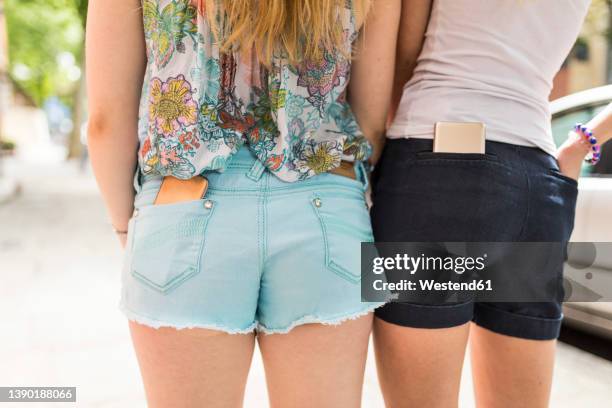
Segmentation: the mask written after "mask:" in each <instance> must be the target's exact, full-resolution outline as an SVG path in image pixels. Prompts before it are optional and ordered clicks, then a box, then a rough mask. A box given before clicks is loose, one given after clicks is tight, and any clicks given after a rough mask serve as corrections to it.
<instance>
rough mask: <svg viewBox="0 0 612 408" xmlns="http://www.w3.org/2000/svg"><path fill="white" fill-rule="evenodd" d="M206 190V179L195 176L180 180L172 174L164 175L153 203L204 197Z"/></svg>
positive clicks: (176, 201)
mask: <svg viewBox="0 0 612 408" xmlns="http://www.w3.org/2000/svg"><path fill="white" fill-rule="evenodd" d="M207 190H208V179H207V178H206V177H203V176H196V177H193V178H191V179H188V180H181V179H178V178H175V177H172V176H167V177H164V179H163V181H162V184H161V187H160V189H159V192H158V193H157V197H156V198H155V205H160V204H174V203H180V202H184V201H192V200H199V199H202V198H204V196H205V195H206V191H207Z"/></svg>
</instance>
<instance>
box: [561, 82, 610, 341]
mask: <svg viewBox="0 0 612 408" xmlns="http://www.w3.org/2000/svg"><path fill="white" fill-rule="evenodd" d="M611 102H612V85H608V86H603V87H599V88H593V89H590V90H587V91H583V92H578V93H575V94H572V95H569V96H566V97H563V98H560V99H557V100H555V101H553V102H552V103H551V108H552V114H553V120H552V126H553V136H554V138H555V142H556V143H557V145H560V144H561V143H563V141H565V139H566V137H567V133H568V131H569V130H570V129H571V128H572V126H573V125H574V124H575V123H586V122H588V121H589V120H590V119H591V118H592V117H594V116H595V115H596V114H597V113H599V112H600V111H601V110H603V109H604V108H605V107H606V106H607V105H608V104H609V103H611ZM578 188H579V195H578V203H577V207H576V220H575V227H574V233H573V235H572V238H571V241H573V242H610V244H608V245H607V248H608V249H609V248H612V142H610V143H607V144H606V145H604V146H603V151H602V159H601V161H600V163H598V164H597V165H596V166H589V165H585V166H584V167H583V170H582V175H581V177H580V180H579V182H578ZM600 248H601V247H600ZM599 252H600V253H598V254H597V258H596V260H595V263H594V264H593V265H592V266H590V267H589V268H587V269H584V270H581V271H577V270H571V271H570V272H571V275H572V276H579V277H580V278H581V279H588V281H587V280H583V281H582V283H584V284H585V286H587V287H590V288H598V289H601V292H602V293H606V294H607V295H604V298H605V300H610V299H612V298H611V297H610V295H609V293H610V291H611V290H612V251H607V252H606V251H601V250H600V251H599ZM601 252H604V253H601ZM569 261H570V262H569V264H570V265H571V264H572V252H571V251H570V254H569ZM570 265H568V266H567V267H566V275H567V273H568V268H571V266H570ZM583 277H584V278H583ZM564 314H565V324H567V325H568V326H571V327H575V328H577V329H580V330H584V331H587V332H590V333H593V334H597V335H600V336H604V337H606V338H610V339H612V302H595V301H594V302H581V303H576V302H574V303H569V302H568V303H566V304H565V306H564Z"/></svg>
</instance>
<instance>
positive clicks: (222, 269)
mask: <svg viewBox="0 0 612 408" xmlns="http://www.w3.org/2000/svg"><path fill="white" fill-rule="evenodd" d="M207 177H208V180H209V184H210V187H209V190H208V193H207V194H206V197H205V198H204V199H203V200H195V201H190V202H185V203H180V204H169V205H158V206H154V205H152V203H153V202H154V200H155V196H156V194H157V192H158V190H159V187H160V183H161V179H160V178H156V177H146V178H144V179H143V180H141V178H140V177H138V175H137V177H136V178H135V182H136V188H137V196H136V200H135V208H136V215H135V216H134V217H133V218H132V220H131V221H130V226H129V234H128V247H127V251H126V256H125V266H124V270H123V278H122V279H123V290H122V299H121V308H122V309H123V311H124V312H125V314H126V315H127V316H128V317H129V318H130V319H133V320H135V321H138V322H141V323H143V324H147V325H149V326H153V327H161V326H170V327H175V328H187V327H200V328H209V329H217V330H221V331H225V332H228V333H246V332H250V331H252V330H253V329H258V330H261V331H264V332H267V333H285V332H287V331H289V330H290V329H291V328H293V327H295V326H296V325H299V324H305V323H324V324H335V323H340V322H342V321H344V320H346V319H349V318H354V317H357V316H360V315H363V314H366V313H368V312H370V311H371V310H373V309H374V308H375V307H376V306H378V305H379V304H378V303H366V302H361V291H360V285H359V284H360V280H361V275H360V243H361V241H372V240H373V237H372V229H371V225H370V218H369V214H368V211H367V208H366V203H365V198H364V187H365V185H364V183H363V182H361V181H355V180H352V179H349V178H346V177H342V176H338V175H334V174H321V175H318V176H317V177H313V178H311V179H308V180H306V181H302V182H299V183H288V182H283V181H282V180H280V179H279V178H277V177H275V176H274V175H272V174H271V173H270V171H269V170H267V169H266V168H265V166H263V164H262V163H261V162H260V161H259V160H257V159H256V158H255V157H254V156H253V154H252V153H251V152H250V151H249V150H248V149H246V148H243V149H242V150H240V151H239V152H238V153H237V154H236V156H234V158H233V159H232V161H231V162H230V163H229V165H228V167H227V169H226V171H225V172H223V173H218V172H212V173H209V174H208V175H207ZM280 221H282V222H280Z"/></svg>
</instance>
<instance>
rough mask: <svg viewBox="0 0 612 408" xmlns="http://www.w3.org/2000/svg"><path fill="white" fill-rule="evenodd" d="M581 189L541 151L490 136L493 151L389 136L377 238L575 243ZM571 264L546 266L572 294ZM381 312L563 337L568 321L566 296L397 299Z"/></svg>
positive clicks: (409, 320)
mask: <svg viewBox="0 0 612 408" xmlns="http://www.w3.org/2000/svg"><path fill="white" fill-rule="evenodd" d="M577 191H578V190H577V183H576V181H575V180H573V179H570V178H568V177H565V176H563V175H562V174H561V173H560V172H559V167H558V164H557V162H556V160H555V159H554V158H553V157H552V156H550V155H548V154H547V153H544V152H543V151H541V150H539V149H537V148H531V147H523V146H515V145H511V144H506V143H497V142H487V144H486V154H483V155H481V154H473V155H472V154H468V155H465V154H464V155H462V154H452V153H432V141H431V140H424V139H397V140H389V141H388V142H387V145H386V147H385V151H384V154H383V156H382V159H381V162H380V163H379V165H378V167H377V169H376V170H375V172H374V175H373V207H372V210H371V215H372V224H373V228H374V236H375V238H376V241H379V242H393V241H395V242H563V243H565V242H567V241H568V240H569V237H570V234H571V232H572V229H573V224H574V212H575V206H576V197H577ZM560 256H562V254H560ZM560 264H562V262H559V263H558V264H557V265H560ZM561 269H562V268H559V267H555V268H548V270H542V271H541V273H542V274H551V275H550V277H551V278H552V280H553V281H554V280H556V281H558V283H559V285H560V287H559V290H558V293H561V294H562V293H563V288H562V270H561ZM376 315H377V316H378V317H379V318H381V319H384V320H386V321H388V322H391V323H395V324H399V325H403V326H409V327H422V328H444V327H453V326H458V325H461V324H464V323H466V322H469V321H470V320H473V321H474V322H475V323H476V324H478V325H480V326H482V327H485V328H487V329H489V330H492V331H495V332H498V333H501V334H505V335H509V336H514V337H521V338H527V339H542V340H545V339H553V338H556V337H557V336H558V334H559V329H560V324H561V318H562V312H561V299H559V300H558V301H556V302H540V303H519V302H514V303H513V302H499V303H479V302H466V303H461V304H454V305H434V306H431V305H430V306H428V305H422V304H412V303H392V304H388V305H385V306H384V307H382V308H380V309H379V310H377V313H376Z"/></svg>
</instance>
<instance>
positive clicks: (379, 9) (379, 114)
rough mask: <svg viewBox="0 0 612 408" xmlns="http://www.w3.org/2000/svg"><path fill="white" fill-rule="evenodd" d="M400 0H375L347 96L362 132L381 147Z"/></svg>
mask: <svg viewBox="0 0 612 408" xmlns="http://www.w3.org/2000/svg"><path fill="white" fill-rule="evenodd" d="M400 8H401V0H374V1H373V2H372V9H371V10H370V13H369V14H368V16H367V18H366V21H365V26H364V27H363V28H362V29H361V33H360V35H359V38H358V39H357V43H356V50H355V51H356V53H355V55H356V57H355V60H354V61H353V66H352V68H351V81H350V84H349V92H348V98H349V103H350V104H351V108H352V110H353V112H354V113H355V116H356V117H357V122H358V123H359V126H360V127H361V129H362V131H363V133H364V135H365V136H366V137H367V138H368V140H369V141H370V142H371V143H372V145H373V146H374V154H373V156H372V158H371V161H372V162H373V163H375V162H376V160H377V159H378V157H379V156H380V153H381V150H382V144H383V140H384V134H385V124H386V119H387V114H388V111H389V104H390V100H391V89H392V84H393V71H394V67H395V49H396V44H397V31H398V29H399V20H400Z"/></svg>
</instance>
